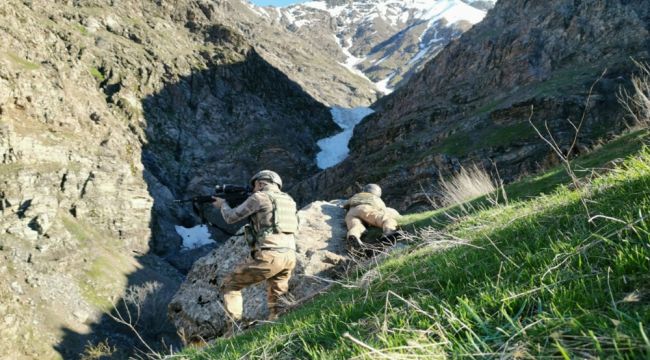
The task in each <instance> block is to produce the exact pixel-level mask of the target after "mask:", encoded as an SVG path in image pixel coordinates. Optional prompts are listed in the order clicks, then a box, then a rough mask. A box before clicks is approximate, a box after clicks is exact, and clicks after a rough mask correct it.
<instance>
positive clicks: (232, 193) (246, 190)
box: [174, 185, 253, 207]
mask: <svg viewBox="0 0 650 360" xmlns="http://www.w3.org/2000/svg"><path fill="white" fill-rule="evenodd" d="M252 193H253V191H252V189H251V188H250V186H239V185H217V186H215V187H214V193H213V194H212V195H197V196H193V197H191V198H189V199H183V200H174V202H175V203H179V204H183V203H192V204H199V205H201V204H206V203H211V202H214V199H213V198H215V197H220V198H223V199H225V200H226V202H228V205H230V206H232V207H235V206H238V205H239V204H241V203H243V202H244V201H245V200H246V199H247V198H248V197H249V196H250V195H251V194H252Z"/></svg>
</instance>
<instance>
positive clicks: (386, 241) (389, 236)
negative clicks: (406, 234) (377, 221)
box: [379, 230, 399, 245]
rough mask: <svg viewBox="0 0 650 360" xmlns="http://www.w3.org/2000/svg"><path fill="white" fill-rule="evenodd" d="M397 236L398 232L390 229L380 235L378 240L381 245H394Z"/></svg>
mask: <svg viewBox="0 0 650 360" xmlns="http://www.w3.org/2000/svg"><path fill="white" fill-rule="evenodd" d="M398 238H399V232H398V231H397V230H391V231H387V232H386V233H385V234H384V235H382V237H381V238H380V239H379V240H380V242H381V243H382V244H383V245H395V243H396V242H397V239H398Z"/></svg>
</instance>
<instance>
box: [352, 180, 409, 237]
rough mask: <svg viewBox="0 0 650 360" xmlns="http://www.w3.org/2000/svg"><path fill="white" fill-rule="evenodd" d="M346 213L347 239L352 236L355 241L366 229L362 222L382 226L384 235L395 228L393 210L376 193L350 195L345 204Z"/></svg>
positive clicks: (395, 222)
mask: <svg viewBox="0 0 650 360" xmlns="http://www.w3.org/2000/svg"><path fill="white" fill-rule="evenodd" d="M344 207H345V208H348V209H349V210H348V213H347V214H346V215H345V224H346V225H347V226H348V239H349V238H350V237H354V238H355V239H356V240H357V241H358V239H361V234H363V232H364V231H365V230H366V227H365V226H364V223H366V224H368V225H370V226H375V227H379V228H382V230H383V233H384V235H388V234H392V233H394V232H395V230H396V229H397V221H396V220H395V213H396V212H395V211H392V209H389V208H387V207H386V204H384V202H383V201H382V200H381V198H380V197H379V196H377V195H374V194H371V193H368V192H361V193H358V194H356V195H354V196H352V197H351V198H350V199H349V200H348V201H347V202H346V203H345V204H344Z"/></svg>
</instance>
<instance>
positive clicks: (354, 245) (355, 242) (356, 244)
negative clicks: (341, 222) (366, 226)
mask: <svg viewBox="0 0 650 360" xmlns="http://www.w3.org/2000/svg"><path fill="white" fill-rule="evenodd" d="M347 245H348V249H360V248H362V247H363V243H362V242H361V240H359V238H358V237H356V236H354V235H350V236H348V243H347Z"/></svg>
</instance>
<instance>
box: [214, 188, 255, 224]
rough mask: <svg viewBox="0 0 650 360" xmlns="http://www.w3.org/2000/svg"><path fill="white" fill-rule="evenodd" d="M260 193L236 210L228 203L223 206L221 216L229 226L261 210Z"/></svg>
mask: <svg viewBox="0 0 650 360" xmlns="http://www.w3.org/2000/svg"><path fill="white" fill-rule="evenodd" d="M260 196H261V194H260V193H255V194H253V195H251V196H249V197H248V199H246V201H244V202H243V203H242V204H241V205H239V206H237V207H236V208H234V209H233V208H231V207H230V206H229V205H228V204H227V203H224V204H223V205H222V206H221V215H222V216H223V219H224V220H225V221H226V222H227V223H228V224H234V223H236V222H239V221H242V220H244V219H246V218H247V217H249V216H251V215H252V214H254V213H256V212H258V211H259V210H260V206H261V202H260Z"/></svg>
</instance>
